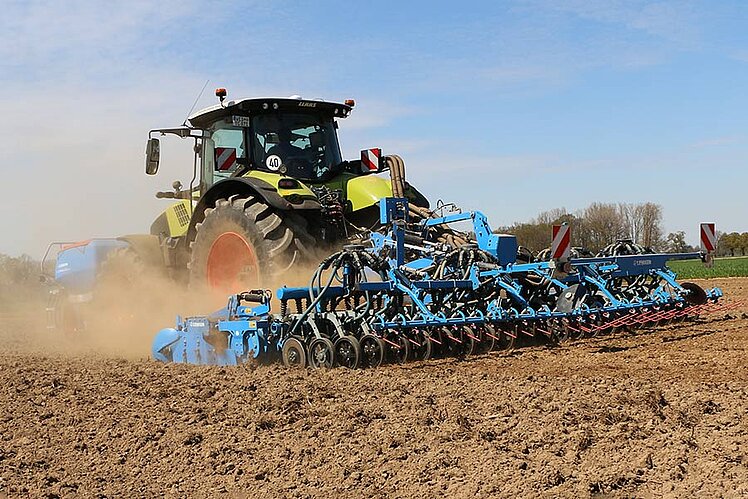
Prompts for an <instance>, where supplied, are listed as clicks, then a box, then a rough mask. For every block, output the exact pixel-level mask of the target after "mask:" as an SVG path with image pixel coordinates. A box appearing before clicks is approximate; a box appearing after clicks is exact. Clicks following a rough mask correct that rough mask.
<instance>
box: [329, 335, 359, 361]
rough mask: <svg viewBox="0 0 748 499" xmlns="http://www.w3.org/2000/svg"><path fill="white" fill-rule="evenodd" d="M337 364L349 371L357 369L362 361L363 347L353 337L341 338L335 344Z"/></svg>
mask: <svg viewBox="0 0 748 499" xmlns="http://www.w3.org/2000/svg"><path fill="white" fill-rule="evenodd" d="M334 347H335V363H336V364H337V365H339V366H343V367H347V368H348V369H356V368H357V367H358V364H359V362H360V361H361V345H360V344H359V342H358V340H357V339H356V338H354V337H353V336H341V337H340V338H338V340H337V341H336V342H335V345H334Z"/></svg>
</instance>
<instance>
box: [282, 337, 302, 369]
mask: <svg viewBox="0 0 748 499" xmlns="http://www.w3.org/2000/svg"><path fill="white" fill-rule="evenodd" d="M281 357H282V358H283V365H284V366H286V367H306V349H305V348H304V342H303V341H301V339H299V338H298V337H296V336H291V337H290V338H288V339H287V340H286V341H284V342H283V348H281Z"/></svg>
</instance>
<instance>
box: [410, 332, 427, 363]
mask: <svg viewBox="0 0 748 499" xmlns="http://www.w3.org/2000/svg"><path fill="white" fill-rule="evenodd" d="M411 338H412V339H413V341H415V342H416V343H417V345H414V344H412V343H411V347H412V349H411V353H412V355H413V359H414V360H429V359H430V358H431V339H430V338H429V333H427V332H426V331H424V330H421V329H416V330H414V331H413V334H412V336H411Z"/></svg>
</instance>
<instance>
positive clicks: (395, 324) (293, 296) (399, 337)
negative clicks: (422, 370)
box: [152, 198, 722, 368]
mask: <svg viewBox="0 0 748 499" xmlns="http://www.w3.org/2000/svg"><path fill="white" fill-rule="evenodd" d="M380 212H381V222H382V224H383V225H384V226H385V227H386V230H384V231H382V232H373V233H371V234H370V235H369V237H368V239H364V240H361V241H360V244H353V245H348V246H346V247H345V248H343V250H341V251H339V252H337V253H335V254H333V255H331V256H329V257H328V258H326V259H325V260H324V261H323V262H322V263H321V264H320V266H319V267H318V269H317V270H316V272H315V273H314V274H313V275H312V277H311V280H310V283H309V286H307V287H297V288H288V287H283V288H280V289H278V290H277V292H276V295H275V296H276V298H277V301H278V302H279V311H278V312H276V313H272V312H271V301H272V300H271V299H272V294H271V293H270V292H269V291H266V290H254V291H248V292H245V293H240V294H237V295H233V296H231V297H230V298H229V301H228V304H227V306H226V308H224V309H222V310H219V311H217V312H215V313H213V314H211V315H208V316H200V317H189V318H187V319H182V318H178V320H177V324H176V327H174V328H167V329H163V330H161V331H160V332H159V333H158V334H157V335H156V337H155V339H154V341H153V347H152V352H153V357H154V358H155V359H157V360H159V361H163V362H187V363H192V364H217V365H234V364H239V363H243V362H247V361H249V360H250V359H257V360H260V361H269V360H272V359H275V358H279V357H280V358H281V359H282V361H283V362H284V364H286V365H298V366H306V365H310V366H312V367H323V366H327V367H331V366H333V365H342V366H346V367H350V368H355V367H358V366H364V367H374V366H378V365H379V364H381V363H382V362H383V361H385V360H387V359H389V360H392V361H398V362H403V361H406V360H408V359H421V360H425V359H428V358H431V357H434V356H437V355H456V356H465V355H470V354H472V353H475V352H479V351H487V350H490V349H493V348H497V347H498V348H511V347H513V346H514V345H515V344H516V342H517V341H518V339H519V338H529V337H532V338H534V339H536V340H540V339H542V340H546V341H563V340H564V339H566V338H569V337H580V336H584V335H596V334H602V333H605V332H609V331H612V330H615V329H619V328H622V327H629V328H631V327H638V326H642V325H656V324H661V323H663V322H670V321H674V320H682V319H683V318H685V317H687V316H689V315H694V314H697V313H698V311H699V310H700V309H701V307H703V306H705V305H706V304H708V303H709V302H716V301H717V300H718V299H719V298H720V297H721V296H722V292H721V290H719V289H718V288H714V289H709V290H704V289H702V288H701V287H699V286H698V285H696V284H693V283H683V284H679V283H678V282H677V281H676V276H675V274H674V273H673V272H672V271H671V270H670V269H669V268H668V267H667V262H668V261H669V260H675V259H693V258H698V257H700V256H702V255H701V254H700V253H678V254H635V255H622V256H609V257H596V258H580V259H572V260H571V261H569V262H563V263H561V262H553V261H542V262H529V263H518V262H517V261H516V254H517V242H516V238H515V237H514V236H509V235H500V234H494V233H493V232H492V230H491V227H490V225H489V224H488V221H487V219H486V217H485V216H484V215H483V214H482V213H480V212H477V211H474V212H466V213H452V214H448V215H446V216H441V217H432V218H426V219H423V220H418V221H415V222H411V221H410V220H409V210H408V202H407V200H405V199H399V198H386V199H383V200H382V201H381V202H380ZM456 223H469V224H471V230H470V234H464V236H465V240H468V241H469V243H467V244H461V245H459V246H457V247H455V246H454V245H449V244H445V243H444V240H443V238H439V237H438V234H439V233H440V232H442V233H443V231H445V230H447V228H448V227H449V226H450V225H452V224H456ZM449 230H452V229H449Z"/></svg>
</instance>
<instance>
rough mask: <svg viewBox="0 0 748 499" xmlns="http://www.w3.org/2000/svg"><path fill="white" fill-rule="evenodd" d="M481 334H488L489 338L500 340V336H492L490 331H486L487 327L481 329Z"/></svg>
mask: <svg viewBox="0 0 748 499" xmlns="http://www.w3.org/2000/svg"><path fill="white" fill-rule="evenodd" d="M483 334H485V335H486V336H488V337H489V338H491V339H493V340H495V341H500V340H501V338H499V337H498V336H494V335H492V334H491V333H489V332H488V328H486V329H484V330H483Z"/></svg>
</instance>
